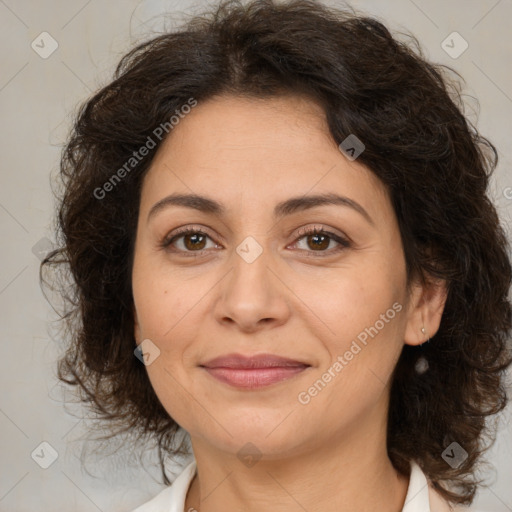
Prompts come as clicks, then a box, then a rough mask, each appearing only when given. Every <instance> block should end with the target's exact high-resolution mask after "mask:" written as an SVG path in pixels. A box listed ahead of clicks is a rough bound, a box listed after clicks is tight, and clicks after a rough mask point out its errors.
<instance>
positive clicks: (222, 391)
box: [132, 96, 426, 457]
mask: <svg viewBox="0 0 512 512" xmlns="http://www.w3.org/2000/svg"><path fill="white" fill-rule="evenodd" d="M177 194H181V195H190V194H195V195H197V196H202V197H205V198H208V200H209V201H210V202H204V201H203V202H201V201H198V200H196V201H189V202H188V203H187V204H185V203H186V202H185V201H181V203H180V204H176V201H174V202H173V201H170V200H169V199H167V200H166V198H168V196H171V195H177ZM328 194H331V195H332V197H334V195H336V196H340V197H341V199H339V201H338V202H331V203H329V202H325V201H324V202H321V201H310V202H308V201H307V200H308V198H311V197H312V196H325V195H328ZM292 198H294V199H295V201H294V202H288V203H286V202H287V201H290V200H291V199H292ZM157 204H159V206H157V207H156V208H155V205H157ZM214 205H216V208H214V207H213V206H214ZM184 229H190V230H192V231H193V232H192V233H185V234H183V230H184ZM313 230H316V231H317V232H316V233H313ZM194 232H195V233H194ZM132 277H133V298H134V304H135V318H136V321H135V338H136V340H137V343H140V342H141V341H142V340H147V339H149V340H151V343H152V345H151V346H152V347H155V346H156V347H157V348H158V350H159V351H160V353H159V356H158V357H156V358H155V359H154V361H153V362H152V363H151V364H149V365H147V366H146V369H147V372H148V375H149V378H150V381H151V384H152V386H153V388H154V390H155V392H156V394H157V396H158V398H159V399H160V401H161V403H162V404H163V406H164V407H165V409H166V410H167V412H168V413H169V415H170V416H171V417H172V418H173V419H174V420H175V421H177V423H179V424H180V425H181V426H182V427H183V428H185V429H186V430H187V431H188V432H189V433H190V435H191V438H192V440H194V439H196V440H198V442H199V440H200V441H201V442H202V443H204V444H208V445H209V446H211V447H215V449H218V450H222V451H225V452H229V453H232V454H235V453H237V452H238V450H240V448H241V447H242V446H244V445H245V444H246V443H247V442H249V441H250V442H252V443H253V444H254V445H256V446H257V447H258V449H259V450H260V451H261V452H263V453H265V454H267V455H268V456H269V457H279V456H283V455H284V454H287V453H299V452H301V451H307V450H312V449H317V448H318V447H319V446H321V445H322V446H329V445H332V443H333V442H336V438H338V440H339V439H346V438H347V436H349V435H351V434H350V433H351V432H354V431H355V429H354V427H356V426H357V430H358V431H367V432H369V431H371V430H372V429H374V428H379V429H382V427H383V426H384V428H385V417H386V413H387V399H388V394H389V393H388V391H389V377H390V374H391V372H392V370H393V368H394V366H395V364H396V362H397V359H398V357H399V355H400V352H401V349H402V347H403V344H404V342H406V343H407V342H409V343H411V344H413V343H421V342H422V341H425V340H426V336H424V335H422V333H421V327H422V324H421V319H420V318H419V317H420V316H422V315H423V313H422V312H421V311H420V310H419V309H418V308H416V306H415V303H414V304H413V302H414V301H413V300H412V299H411V296H410V295H408V294H407V288H406V284H407V283H406V272H405V261H404V254H403V249H402V244H401V239H400V233H399V228H398V224H397V220H396V217H395V214H394V211H393V208H392V205H391V203H390V199H389V196H388V194H387V191H386V189H385V187H384V186H383V184H382V183H381V182H380V180H379V179H378V178H377V177H376V176H375V175H374V174H373V173H372V172H370V171H369V170H368V169H367V168H365V167H364V166H363V165H362V164H360V163H358V162H357V159H356V160H355V161H350V160H349V159H348V158H346V156H345V155H344V154H343V153H342V152H341V151H340V150H339V149H338V146H337V145H336V143H335V142H334V141H333V140H332V139H331V137H330V136H329V133H328V129H327V125H326V122H325V119H324V116H323V113H322V110H321V109H320V107H319V106H318V105H316V104H314V103H313V102H311V101H308V100H306V99H304V98H299V97H292V96H289V97H279V98H272V99H265V100H257V99H254V100H249V99H242V98H236V97H227V96H226V97H217V98H215V99H211V100H209V101H208V102H204V103H199V104H198V105H197V106H196V107H195V108H193V109H192V111H191V112H190V113H189V114H187V115H186V117H184V118H183V119H182V120H181V121H180V122H179V124H178V125H176V126H175V127H174V128H173V130H172V132H171V134H170V136H169V137H168V138H167V139H166V141H165V142H164V144H163V145H162V146H161V147H160V149H159V151H158V153H157V155H156V156H155V159H154V161H153V163H152V166H151V168H150V170H149V171H148V173H147V175H146V177H145V179H144V183H143V188H142V191H141V202H140V213H139V220H138V227H137V233H136V244H135V254H134V264H133V274H132ZM424 320H425V319H424V318H423V321H424ZM145 343H147V342H145ZM230 354H241V355H244V356H253V355H260V354H271V355H274V356H280V357H283V358H288V359H290V360H293V361H295V362H296V363H295V366H293V365H292V366H291V367H288V368H281V369H279V368H277V369H276V368H274V369H273V370H268V369H267V370H260V371H259V373H258V374H256V373H253V376H254V375H256V376H255V377H252V378H251V377H250V376H249V372H250V371H251V370H238V371H235V370H232V369H231V370H229V369H224V370H222V369H220V370H219V369H217V370H208V369H206V368H205V367H204V366H203V365H205V364H206V363H208V362H209V361H211V360H212V359H214V358H217V357H219V356H225V355H230ZM297 362H299V363H304V364H305V365H306V366H304V365H303V366H298V365H297ZM290 368H294V370H291V369H290ZM223 377H224V378H228V379H232V380H230V381H229V382H228V381H226V380H222V378H223ZM329 377H330V378H329ZM237 378H238V379H239V380H238V381H236V382H235V381H234V380H236V379H237ZM233 379H234V380H233ZM258 379H259V380H258ZM265 379H270V380H265ZM272 379H274V380H272ZM279 379H281V380H279ZM251 383H252V385H253V387H251Z"/></svg>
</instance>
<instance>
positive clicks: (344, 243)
mask: <svg viewBox="0 0 512 512" xmlns="http://www.w3.org/2000/svg"><path fill="white" fill-rule="evenodd" d="M190 234H192V235H196V234H197V235H205V236H207V237H208V238H210V239H211V240H213V239H212V237H210V235H209V234H208V233H205V232H204V231H203V230H201V229H196V228H194V227H191V226H190V227H186V228H182V229H180V230H179V231H177V232H174V233H171V235H167V236H166V237H165V238H164V239H163V240H162V242H161V243H160V247H161V248H162V249H165V250H167V251H170V252H179V253H182V254H183V255H187V256H191V257H199V256H202V255H203V253H205V252H208V249H203V250H201V251H183V250H180V249H178V250H177V251H171V250H170V249H169V247H170V246H171V245H172V244H173V243H174V242H175V241H176V240H178V239H179V238H182V237H184V236H186V235H190ZM319 234H321V235H327V236H328V238H330V239H332V240H334V241H335V242H337V243H338V244H339V246H338V247H337V248H336V249H334V250H333V249H330V250H327V251H312V250H310V251H308V250H305V249H299V250H301V251H305V252H307V253H310V256H312V257H314V258H318V257H320V258H321V257H325V256H324V255H325V254H327V255H328V256H331V255H332V254H337V253H338V252H341V251H343V250H344V249H347V248H349V247H350V246H351V243H350V242H349V241H348V240H347V239H346V238H343V237H341V236H340V235H336V234H335V233H332V232H330V231H328V230H326V229H325V228H324V227H323V226H321V227H318V226H315V227H313V228H304V229H303V230H301V231H300V232H299V233H298V238H296V240H295V242H294V244H295V243H297V242H298V241H299V240H301V239H302V238H305V237H306V236H313V235H319ZM316 252H319V253H323V254H319V255H316V254H314V253H316ZM311 253H313V254H311Z"/></svg>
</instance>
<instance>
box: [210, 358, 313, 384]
mask: <svg viewBox="0 0 512 512" xmlns="http://www.w3.org/2000/svg"><path fill="white" fill-rule="evenodd" d="M200 366H201V367H202V368H204V369H205V370H206V371H207V372H208V373H209V374H210V375H211V376H212V377H214V378H216V379H217V380H219V381H221V382H224V383H226V384H229V385H231V386H234V387H238V388H245V389H255V388H260V387H265V386H270V385H272V384H275V383H277V382H281V381H283V380H287V379H290V378H291V377H293V376H295V375H297V374H299V373H301V372H303V371H304V370H306V369H307V368H309V367H310V366H311V365H309V364H308V363H305V362H302V361H297V360H294V359H289V358H285V357H280V356H276V355H273V354H258V355H255V356H243V355H241V354H229V355H226V356H220V357H217V358H215V359H212V360H210V361H208V362H207V363H204V364H201V365H200Z"/></svg>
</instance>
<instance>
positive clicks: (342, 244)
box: [294, 226, 350, 256]
mask: <svg viewBox="0 0 512 512" xmlns="http://www.w3.org/2000/svg"><path fill="white" fill-rule="evenodd" d="M299 234H300V235H302V236H300V237H299V238H298V239H297V241H296V242H295V243H294V245H299V244H300V243H301V242H300V241H302V240H303V241H304V242H305V246H306V247H305V248H300V247H299V248H300V249H301V250H305V251H307V252H310V253H315V252H317V253H318V252H320V253H328V254H332V253H337V252H339V251H342V250H344V249H346V248H348V247H350V242H349V241H348V240H347V239H346V238H344V237H342V236H341V235H337V234H335V233H332V232H330V231H327V230H326V229H324V228H323V226H320V227H318V226H315V227H309V228H305V229H303V230H301V231H300V232H299ZM331 242H335V243H336V244H337V246H336V247H335V248H334V249H332V248H331V249H330V250H327V249H329V246H330V245H331ZM314 256H317V255H316V254H315V255H314Z"/></svg>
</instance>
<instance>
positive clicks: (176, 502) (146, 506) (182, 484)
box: [131, 459, 196, 512]
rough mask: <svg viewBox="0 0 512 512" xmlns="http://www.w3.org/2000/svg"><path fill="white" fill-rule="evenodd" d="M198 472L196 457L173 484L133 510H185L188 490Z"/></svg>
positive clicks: (173, 511) (152, 511)
mask: <svg viewBox="0 0 512 512" xmlns="http://www.w3.org/2000/svg"><path fill="white" fill-rule="evenodd" d="M195 472H196V461H195V459H194V460H192V461H191V462H189V463H188V464H186V465H185V467H184V468H183V469H182V471H181V473H180V474H179V475H178V476H177V478H176V480H174V482H173V483H172V485H170V486H168V487H166V488H165V489H163V490H162V491H160V492H159V493H158V494H157V495H156V496H155V497H154V498H152V499H151V500H149V501H147V502H146V503H143V504H142V505H140V506H139V507H137V508H136V509H134V510H132V511H131V512H183V509H184V507H185V498H186V496H187V491H188V488H189V486H190V483H191V482H192V479H193V478H194V475H195Z"/></svg>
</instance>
